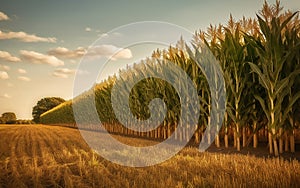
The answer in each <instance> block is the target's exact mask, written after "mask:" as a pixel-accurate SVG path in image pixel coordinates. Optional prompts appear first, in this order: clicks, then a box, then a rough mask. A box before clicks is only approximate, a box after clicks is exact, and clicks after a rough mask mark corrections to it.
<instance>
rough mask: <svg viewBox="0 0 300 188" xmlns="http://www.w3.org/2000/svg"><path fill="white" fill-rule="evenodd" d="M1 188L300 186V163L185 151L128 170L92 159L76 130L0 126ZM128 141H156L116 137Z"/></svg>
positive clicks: (192, 149)
mask: <svg viewBox="0 0 300 188" xmlns="http://www.w3.org/2000/svg"><path fill="white" fill-rule="evenodd" d="M0 138H1V142H0V187H299V186H300V162H299V161H297V160H283V159H282V158H257V157H254V156H247V155H240V154H221V153H208V152H205V153H200V152H198V150H197V149H196V148H185V149H184V150H183V151H181V152H180V153H179V154H177V155H176V156H174V157H173V158H171V159H170V160H167V161H165V162H164V163H162V164H159V165H155V166H151V167H145V168H130V167H123V166H120V165H117V164H114V163H111V162H109V161H107V160H105V159H104V158H102V157H100V156H98V155H96V154H95V153H94V152H92V151H91V150H90V148H89V147H88V146H87V144H86V143H85V142H84V141H83V140H82V138H81V136H80V134H79V132H78V130H76V129H71V128H66V127H56V126H45V125H1V126H0ZM118 139H119V140H122V139H123V141H124V142H127V143H129V144H130V143H137V142H138V143H141V145H147V144H150V145H151V144H154V143H155V142H154V141H150V140H142V139H137V138H128V137H121V136H119V138H118Z"/></svg>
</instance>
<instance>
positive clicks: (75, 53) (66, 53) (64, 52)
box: [48, 47, 86, 58]
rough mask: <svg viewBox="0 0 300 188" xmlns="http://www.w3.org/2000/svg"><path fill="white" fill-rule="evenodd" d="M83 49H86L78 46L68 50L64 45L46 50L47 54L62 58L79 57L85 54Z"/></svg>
mask: <svg viewBox="0 0 300 188" xmlns="http://www.w3.org/2000/svg"><path fill="white" fill-rule="evenodd" d="M85 51H86V50H85V49H84V48H83V47H78V48H77V49H75V50H69V49H67V48H64V47H57V48H54V49H51V50H50V51H48V54H49V55H54V56H56V57H62V58H80V57H82V56H83V55H84V54H85Z"/></svg>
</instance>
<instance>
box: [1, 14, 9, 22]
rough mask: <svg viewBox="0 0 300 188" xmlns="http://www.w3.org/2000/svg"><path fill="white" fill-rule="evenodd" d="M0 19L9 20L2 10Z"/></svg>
mask: <svg viewBox="0 0 300 188" xmlns="http://www.w3.org/2000/svg"><path fill="white" fill-rule="evenodd" d="M2 20H9V17H8V16H7V15H6V14H4V13H3V12H0V21H2Z"/></svg>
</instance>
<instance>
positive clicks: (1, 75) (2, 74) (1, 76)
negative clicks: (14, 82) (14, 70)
mask: <svg viewBox="0 0 300 188" xmlns="http://www.w3.org/2000/svg"><path fill="white" fill-rule="evenodd" d="M8 78H9V76H8V74H7V72H5V71H0V79H1V80H7V79H8Z"/></svg>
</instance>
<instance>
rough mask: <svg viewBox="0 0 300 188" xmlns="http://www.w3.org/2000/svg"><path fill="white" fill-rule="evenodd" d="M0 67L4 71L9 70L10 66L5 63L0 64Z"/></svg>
mask: <svg viewBox="0 0 300 188" xmlns="http://www.w3.org/2000/svg"><path fill="white" fill-rule="evenodd" d="M0 69H2V70H5V71H9V70H10V67H9V66H7V65H0Z"/></svg>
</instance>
